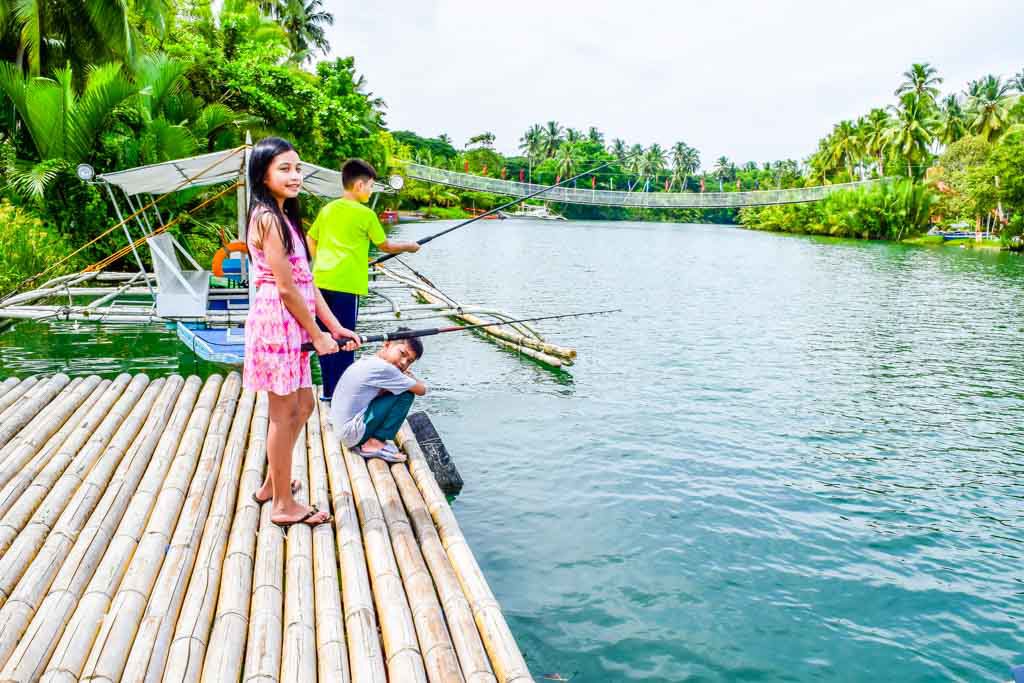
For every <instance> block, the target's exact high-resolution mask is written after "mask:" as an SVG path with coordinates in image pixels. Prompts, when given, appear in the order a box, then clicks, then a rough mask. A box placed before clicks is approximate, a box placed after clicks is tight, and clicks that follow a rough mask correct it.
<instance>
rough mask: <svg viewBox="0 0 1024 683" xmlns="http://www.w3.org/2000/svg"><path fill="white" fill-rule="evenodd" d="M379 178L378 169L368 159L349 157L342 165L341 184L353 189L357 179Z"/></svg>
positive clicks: (347, 188)
mask: <svg viewBox="0 0 1024 683" xmlns="http://www.w3.org/2000/svg"><path fill="white" fill-rule="evenodd" d="M366 178H369V179H370V180H376V179H377V169H375V168H374V167H373V165H371V164H370V162H368V161H363V160H362V159H349V160H348V161H346V162H345V163H344V164H342V165H341V186H342V187H344V188H345V189H346V190H351V189H352V185H353V184H355V182H356V181H357V180H364V179H366Z"/></svg>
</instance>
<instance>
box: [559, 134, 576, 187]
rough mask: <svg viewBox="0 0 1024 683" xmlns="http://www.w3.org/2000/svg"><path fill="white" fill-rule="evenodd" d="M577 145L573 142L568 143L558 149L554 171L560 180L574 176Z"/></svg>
mask: <svg viewBox="0 0 1024 683" xmlns="http://www.w3.org/2000/svg"><path fill="white" fill-rule="evenodd" d="M577 144H578V143H574V142H568V141H566V143H565V144H564V145H562V146H561V147H559V148H558V156H557V157H555V164H556V169H557V171H558V175H560V176H562V178H568V177H570V176H572V175H575V172H576V163H577V161H578V150H577Z"/></svg>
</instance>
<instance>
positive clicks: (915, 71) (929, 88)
mask: <svg viewBox="0 0 1024 683" xmlns="http://www.w3.org/2000/svg"><path fill="white" fill-rule="evenodd" d="M938 74H939V71H938V69H936V68H935V67H933V66H932V65H931V64H929V63H928V62H924V63H923V64H911V65H910V68H909V69H907V70H906V71H904V72H903V79H904V80H903V83H901V84H900V87H898V88H896V96H897V97H899V96H902V95H903V94H905V93H908V92H912V93H915V94H917V95H918V96H919V97H925V98H927V100H929V101H930V102H935V98H937V97H938V96H939V88H938V86H939V84H940V83H942V79H941V78H939V76H938Z"/></svg>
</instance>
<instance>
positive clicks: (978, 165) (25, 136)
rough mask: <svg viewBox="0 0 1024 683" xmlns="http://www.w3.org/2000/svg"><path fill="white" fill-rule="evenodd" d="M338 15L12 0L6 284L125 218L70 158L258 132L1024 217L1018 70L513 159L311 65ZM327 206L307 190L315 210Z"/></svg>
mask: <svg viewBox="0 0 1024 683" xmlns="http://www.w3.org/2000/svg"><path fill="white" fill-rule="evenodd" d="M333 21H334V20H333V17H332V16H331V14H330V13H328V12H327V11H325V10H324V6H323V1H322V0H301V1H299V0H223V2H218V3H214V2H212V1H211V0H118V2H111V1H110V0H17V1H15V0H0V100H2V101H3V102H4V103H5V105H6V106H3V107H0V202H2V204H0V218H2V221H0V245H2V246H3V248H4V253H5V255H6V254H15V252H17V253H18V254H19V255H16V256H11V257H10V258H4V259H3V260H2V261H0V287H3V288H4V290H3V291H5V290H6V289H7V288H9V283H14V282H17V281H19V280H21V279H23V278H24V277H26V276H28V275H31V274H33V273H34V272H37V270H38V269H39V268H38V265H39V264H40V263H43V264H46V263H52V262H53V261H54V260H56V259H57V258H59V257H60V255H61V254H67V253H68V252H69V249H70V245H76V246H77V245H81V244H83V243H85V242H87V241H88V240H89V239H91V238H92V237H94V236H95V235H96V234H98V233H99V232H100V231H101V230H102V229H104V228H106V227H107V226H110V225H112V224H114V223H115V222H116V220H117V219H116V216H115V215H114V212H113V208H112V207H111V205H110V204H109V202H108V201H107V198H106V197H105V196H103V195H101V194H100V191H99V190H98V188H97V187H96V186H94V185H90V184H86V183H82V182H81V181H80V180H78V178H77V177H76V176H75V172H74V169H75V167H76V165H77V164H80V163H89V164H91V165H92V166H94V167H95V168H96V169H98V170H99V171H101V172H104V171H111V170H117V169H120V168H126V167H130V166H136V165H139V164H146V163H154V162H159V161H164V160H167V159H172V158H178V157H182V156H187V155H190V154H197V153H201V152H207V151H214V150H219V149H227V148H231V147H235V146H237V145H239V144H241V142H242V141H243V140H244V136H245V133H246V131H249V132H251V133H252V134H253V136H254V137H256V138H258V137H260V136H263V135H265V134H271V133H273V134H278V135H281V136H284V137H287V138H288V139H290V140H292V141H293V142H294V144H295V145H296V147H297V148H298V149H299V150H300V151H301V154H302V156H303V158H304V159H306V160H308V161H311V162H313V163H317V164H321V165H324V166H330V167H337V165H338V164H339V163H340V162H341V161H342V160H343V159H345V158H346V157H349V156H361V157H364V158H367V159H369V160H370V161H371V162H373V163H374V164H375V165H377V167H378V168H379V169H382V170H384V169H387V170H388V171H395V170H400V169H401V160H404V159H411V160H415V161H419V162H422V163H426V164H430V165H434V166H439V167H444V168H451V169H454V170H458V171H466V170H468V171H469V172H471V173H476V174H482V175H488V176H492V177H504V178H508V179H513V180H518V179H519V178H522V179H524V180H527V181H531V182H533V183H538V184H551V183H555V182H557V181H559V180H561V179H563V178H567V177H570V176H572V175H575V174H577V173H580V172H583V171H585V170H587V169H588V168H593V167H596V166H599V165H601V164H603V163H606V162H607V163H608V166H606V167H605V168H603V169H601V170H600V171H599V172H597V173H595V174H592V175H586V176H584V177H582V178H580V179H579V180H577V181H575V185H576V186H577V187H583V188H586V187H594V188H600V189H614V190H620V191H627V192H680V191H682V192H702V191H726V192H732V191H738V190H758V189H770V188H790V187H802V186H807V185H819V184H831V183H840V182H844V181H848V180H851V179H861V178H870V177H881V176H887V177H893V176H896V177H901V178H903V179H904V180H902V181H900V182H891V183H890V184H888V185H885V186H882V187H876V188H872V189H862V190H856V191H850V192H844V193H839V194H836V195H833V196H831V197H830V198H829V199H828V200H827V201H824V202H821V203H820V204H817V205H805V206H787V207H772V208H765V209H752V210H750V209H748V210H744V211H742V212H739V213H738V214H737V212H734V211H731V210H718V211H710V212H703V213H702V212H700V211H697V210H689V209H687V210H674V211H654V210H628V209H622V208H609V207H590V206H556V207H555V208H556V210H559V211H561V212H562V213H564V214H565V215H567V216H569V217H579V218H604V219H640V220H644V219H652V220H676V221H715V222H736V221H739V222H742V223H743V224H744V225H746V226H748V227H751V228H759V229H771V230H790V231H799V232H814V233H822V234H830V235H848V236H862V237H874V238H885V239H898V238H907V237H912V236H914V235H916V234H919V233H920V232H922V231H923V230H924V229H925V228H926V227H927V226H928V225H929V223H930V222H931V219H932V218H933V217H935V218H937V219H938V220H939V221H940V223H942V224H947V225H948V224H952V223H956V222H959V221H967V222H968V223H970V224H972V225H974V224H975V223H977V222H983V223H984V224H986V225H991V226H992V227H993V228H999V231H1000V233H1001V235H1002V236H1003V237H1004V239H1009V238H1010V237H1012V236H1013V235H1018V234H1020V233H1021V232H1024V174H1022V173H1021V171H1020V169H1021V168H1024V131H1022V122H1024V100H1022V97H1021V93H1022V91H1024V71H1022V72H1021V73H1020V74H1017V75H1016V76H1014V77H1013V78H1010V79H1006V80H1004V79H1003V78H1000V77H998V76H985V77H983V78H981V79H979V80H977V81H973V82H971V83H970V84H968V86H967V88H966V90H965V91H964V92H963V93H961V94H947V95H945V96H942V92H941V90H940V86H941V84H942V79H941V78H939V76H938V74H937V73H936V70H935V69H934V68H933V67H931V66H930V65H928V64H914V65H912V67H911V68H910V69H909V70H908V71H907V72H906V73H905V74H904V81H903V83H902V84H901V85H900V87H899V88H898V89H897V90H896V92H895V97H896V99H895V101H894V104H893V105H892V106H890V107H889V108H887V109H874V110H872V111H870V112H868V113H867V114H866V115H865V116H863V117H861V118H859V119H857V120H856V121H842V122H840V123H838V124H837V125H836V126H835V128H834V129H833V131H832V132H831V133H830V134H829V135H828V136H826V137H825V138H824V139H823V140H821V142H820V144H819V147H818V150H817V151H816V152H815V153H814V154H813V155H811V157H809V158H808V159H806V160H804V161H803V162H798V161H796V160H780V161H770V162H761V163H755V162H752V161H751V162H746V163H735V162H733V161H731V160H730V159H728V158H726V157H719V158H717V159H715V160H714V161H713V162H711V163H710V164H706V163H705V164H702V160H701V155H700V153H699V152H698V150H696V149H694V148H693V147H691V146H690V145H688V144H686V143H685V142H682V141H680V142H677V143H675V144H673V145H672V146H671V147H669V148H664V147H662V146H661V145H659V144H658V143H653V144H650V145H647V146H644V145H641V144H637V143H631V142H627V141H625V140H622V139H613V140H606V139H605V135H604V133H603V132H602V131H601V130H599V129H598V128H596V127H594V126H590V127H589V128H587V129H585V130H584V129H582V128H574V127H571V126H564V125H562V124H561V123H559V122H557V121H548V122H547V123H544V124H541V123H537V124H535V125H532V126H530V128H529V129H527V130H526V131H524V133H523V135H522V137H521V139H520V141H519V152H520V154H518V155H512V156H504V155H502V154H499V153H498V152H497V151H496V150H495V149H494V142H495V136H494V135H493V134H492V133H490V132H483V133H480V134H479V135H475V136H473V137H472V138H470V140H469V141H468V142H467V144H466V146H465V147H464V148H459V147H457V146H456V145H455V144H453V141H452V140H451V139H450V138H449V137H448V136H447V135H444V134H441V135H438V136H437V137H433V138H429V137H422V136H420V135H418V134H416V133H414V132H411V131H396V132H394V133H391V132H389V131H387V130H386V125H385V120H384V114H383V111H384V103H383V102H382V101H381V100H380V99H379V98H377V97H375V96H374V95H373V94H372V93H370V92H368V91H367V87H366V81H365V79H364V78H363V77H362V76H361V75H359V74H358V73H357V71H356V68H355V63H354V60H353V59H352V58H351V57H348V58H340V59H332V60H325V61H317V57H318V56H319V55H320V53H322V52H323V51H325V49H326V48H327V41H326V37H325V33H324V29H325V27H326V26H329V25H330V24H332V23H333ZM216 190H217V188H214V189H210V188H200V189H193V190H190V191H188V192H182V193H178V194H176V195H174V196H173V197H170V198H168V199H167V200H165V203H164V204H162V207H161V208H162V213H163V217H164V219H165V220H168V219H171V218H174V217H181V216H184V212H185V211H187V210H189V209H190V208H191V207H194V206H197V205H198V204H199V203H200V202H203V201H205V200H207V199H208V198H210V197H211V196H212V195H213V193H214V192H216ZM503 201H505V200H504V198H501V197H496V196H493V195H489V194H486V193H481V192H461V191H454V190H452V189H450V188H445V187H440V186H436V185H434V186H432V185H423V184H420V183H415V182H410V183H409V184H408V185H407V190H406V191H405V192H403V193H402V195H401V196H400V197H398V198H394V197H388V198H384V199H383V201H382V204H381V207H380V208H383V207H391V208H394V207H395V206H400V208H412V209H420V210H423V211H425V212H426V213H427V214H428V215H433V216H436V217H456V216H461V215H466V212H467V211H472V210H486V209H490V208H492V207H494V206H495V205H497V204H498V203H500V202H503ZM317 208H318V207H317V206H316V203H315V201H310V202H307V210H308V211H309V212H313V211H315V210H316V209H317ZM234 213H235V205H234V200H233V198H231V197H226V198H224V199H222V200H220V201H219V202H216V203H214V204H212V205H211V206H210V207H208V208H206V209H204V211H203V212H202V214H201V215H197V216H195V217H187V216H186V217H185V219H184V220H183V221H182V222H181V223H180V224H179V225H178V227H176V228H175V230H176V231H177V233H178V236H179V238H180V239H182V240H184V241H185V242H186V243H187V244H188V245H189V246H190V247H191V248H192V249H193V251H194V252H196V254H197V256H198V258H199V259H200V260H201V261H208V260H209V258H210V256H211V254H212V252H213V251H214V250H216V249H217V247H219V246H220V243H221V242H220V240H221V238H220V230H221V228H223V227H226V228H228V229H229V230H230V226H232V224H233V221H234ZM44 243H45V244H44ZM26 245H35V246H32V247H31V248H29V247H27V246H26ZM120 246H122V242H121V240H120V239H119V238H117V237H114V236H111V237H109V238H106V239H104V240H100V241H99V242H97V243H96V244H94V245H92V246H90V247H89V248H88V249H85V250H84V251H82V252H81V253H80V254H77V255H76V256H75V257H74V258H72V259H70V260H68V262H67V263H65V264H64V265H63V268H62V269H63V270H71V269H77V268H81V267H84V266H85V265H88V264H89V263H92V262H94V261H96V260H97V259H99V258H101V257H103V256H105V255H106V254H109V253H110V252H112V251H113V250H114V249H116V248H118V247H120ZM26 249H27V251H26ZM22 252H25V253H22Z"/></svg>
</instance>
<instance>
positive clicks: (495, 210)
mask: <svg viewBox="0 0 1024 683" xmlns="http://www.w3.org/2000/svg"><path fill="white" fill-rule="evenodd" d="M637 154H640V152H634V153H632V154H627V155H626V156H624V157H621V158H620V157H616V158H614V159H611V160H609V161H606V162H604V163H603V164H601V165H600V166H595V167H594V168H592V169H590V170H589V171H584V172H583V173H577V174H576V175H574V176H573V177H571V178H566V179H565V180H563V181H561V182H559V183H555V184H554V185H546V186H544V188H542V189H540V190H537V191H536V192H533V193H531V194H528V195H526V196H525V197H519V198H518V199H513V200H512V201H510V202H508V203H506V204H502V205H501V206H497V207H495V208H493V209H491V210H490V211H485V212H483V213H482V214H480V215H479V216H473V217H472V218H470V219H469V220H465V221H463V222H461V223H458V224H457V225H453V226H452V227H450V228H446V229H444V230H442V231H441V232H438V233H435V234H433V235H428V236H427V237H423V238H421V239H418V240H416V244H418V245H420V246H421V247H422V246H423V245H424V244H426V243H427V242H430V241H432V240H436V239H437V238H438V237H441V236H442V235H447V234H448V233H450V232H452V231H455V230H458V229H459V228H464V227H466V226H467V225H469V224H470V223H475V222H477V221H479V220H482V219H484V218H487V217H488V216H493V215H494V214H496V213H498V212H500V211H504V210H505V209H507V208H509V207H512V206H515V205H516V204H521V203H522V202H525V201H526V200H527V199H532V198H534V197H536V196H538V195H542V194H544V193H545V192H548V191H550V190H553V189H555V188H556V187H562V186H563V185H566V184H568V183H571V182H572V181H574V180H578V179H579V178H582V177H583V176H585V175H591V174H593V173H596V172H597V171H600V170H601V169H602V168H605V167H607V166H611V165H612V164H620V163H622V162H624V161H625V160H626V159H629V158H630V157H633V156H636V155H637ZM396 256H398V254H385V255H384V256H380V257H378V258H377V259H375V260H373V261H371V262H370V265H371V266H377V265H380V264H381V263H384V262H385V261H389V260H391V259H393V258H395V257H396Z"/></svg>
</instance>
